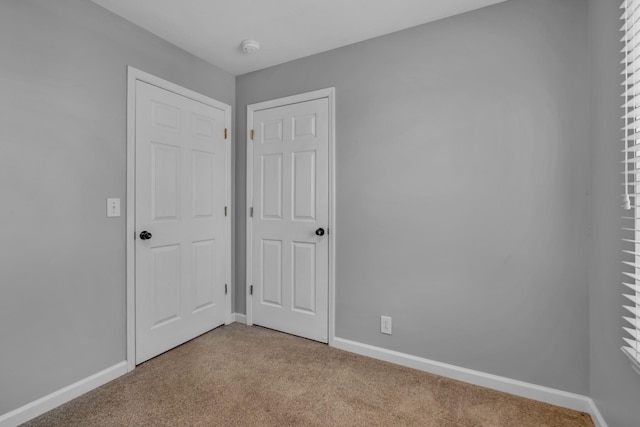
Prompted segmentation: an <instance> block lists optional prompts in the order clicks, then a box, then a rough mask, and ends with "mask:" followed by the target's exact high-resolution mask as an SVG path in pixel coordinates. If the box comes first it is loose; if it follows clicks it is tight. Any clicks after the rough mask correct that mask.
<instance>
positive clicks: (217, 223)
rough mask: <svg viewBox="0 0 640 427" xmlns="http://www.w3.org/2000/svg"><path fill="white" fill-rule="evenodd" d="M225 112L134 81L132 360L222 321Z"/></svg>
mask: <svg viewBox="0 0 640 427" xmlns="http://www.w3.org/2000/svg"><path fill="white" fill-rule="evenodd" d="M225 115H226V113H225V111H224V110H221V109H218V108H215V107H212V106H210V105H206V104H203V103H201V102H198V101H194V100H192V99H190V98H187V97H184V96H181V95H178V94H176V93H173V92H170V91H167V90H164V89H161V88H158V87H156V86H153V85H150V84H147V83H144V82H141V81H138V82H137V83H136V127H135V130H136V134H135V138H136V177H135V179H136V187H135V188H136V197H135V199H136V203H135V227H136V233H137V234H138V236H137V237H136V268H135V270H136V273H135V274H136V293H135V296H136V302H135V305H136V319H135V320H136V363H141V362H143V361H145V360H147V359H149V358H151V357H154V356H156V355H158V354H160V353H162V352H164V351H166V350H169V349H171V348H173V347H175V346H177V345H180V344H182V343H184V342H186V341H188V340H190V339H192V338H194V337H196V336H198V335H200V334H202V333H204V332H206V331H208V330H211V329H213V328H215V327H217V326H219V325H221V324H223V323H224V321H225V318H226V310H225V294H224V292H225V283H224V281H225V276H226V271H225V263H226V254H225V249H224V248H225V247H226V245H227V243H226V234H225V233H226V220H225V218H224V208H225V200H226V194H227V180H226V176H227V170H226V167H227V166H226V160H225V159H226V157H227V152H226V150H227V144H226V142H225V140H224V123H225ZM143 230H146V231H149V232H150V233H151V235H152V237H151V238H150V239H148V240H142V239H140V237H139V234H140V232H141V231H143Z"/></svg>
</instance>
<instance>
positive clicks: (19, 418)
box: [0, 361, 127, 427]
mask: <svg viewBox="0 0 640 427" xmlns="http://www.w3.org/2000/svg"><path fill="white" fill-rule="evenodd" d="M126 373H127V362H126V361H124V362H120V363H118V364H117V365H113V366H111V367H110V368H107V369H105V370H103V371H100V372H98V373H97V374H93V375H91V376H89V377H87V378H84V379H82V380H80V381H78V382H76V383H73V384H71V385H68V386H66V387H64V388H61V389H60V390H58V391H54V392H53V393H51V394H48V395H46V396H44V397H42V398H40V399H38V400H35V401H33V402H31V403H27V404H26V405H24V406H21V407H20V408H18V409H14V410H13V411H11V412H7V413H6V414H4V415H0V427H15V426H17V425H19V424H22V423H24V422H27V421H29V420H31V419H33V418H35V417H37V416H38V415H42V414H44V413H45V412H47V411H50V410H51V409H53V408H55V407H56V406H60V405H62V404H63V403H67V402H68V401H70V400H72V399H75V398H76V397H78V396H80V395H82V394H84V393H86V392H88V391H91V390H93V389H94V388H97V387H100V386H101V385H103V384H106V383H108V382H109V381H111V380H114V379H116V378H118V377H119V376H121V375H124V374H126Z"/></svg>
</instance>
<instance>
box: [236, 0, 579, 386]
mask: <svg viewBox="0 0 640 427" xmlns="http://www.w3.org/2000/svg"><path fill="white" fill-rule="evenodd" d="M587 61H588V59H587V3H586V1H584V0H562V1H558V0H539V1H535V2H533V1H530V0H512V1H509V2H506V3H502V4H499V5H496V6H492V7H489V8H486V9H482V10H479V11H474V12H470V13H467V14H465V15H460V16H456V17H453V18H450V19H446V20H443V21H439V22H435V23H430V24H427V25H424V26H420V27H416V28H413V29H410V30H406V31H402V32H399V33H395V34H392V35H388V36H384V37H381V38H377V39H373V40H369V41H366V42H363V43H359V44H356V45H351V46H347V47H344V48H341V49H337V50H333V51H329V52H326V53H323V54H319V55H314V56H312V57H308V58H305V59H301V60H298V61H294V62H291V63H287V64H283V65H281V66H276V67H273V68H269V69H265V70H262V71H257V72H254V73H250V74H246V75H243V76H240V77H238V79H237V80H236V103H237V108H238V111H239V112H240V113H239V114H238V115H237V116H236V129H237V132H238V135H237V140H238V144H237V148H236V158H237V159H238V162H237V165H236V166H237V168H236V180H237V194H236V201H237V204H236V208H237V209H236V224H237V233H236V236H237V239H236V243H237V246H236V259H237V264H236V277H237V281H236V283H237V286H238V287H241V286H244V284H245V254H244V251H245V239H246V230H245V212H246V206H245V197H246V195H245V181H246V180H245V170H246V164H245V161H244V159H245V158H246V150H245V147H246V141H245V135H244V129H245V123H246V121H245V120H246V117H245V116H246V114H245V111H246V106H247V104H251V103H255V102H260V101H264V100H268V99H273V98H278V97H282V96H287V95H292V94H296V93H301V92H306V91H310V90H314V89H320V88H324V87H330V86H335V87H336V100H337V107H336V110H337V118H336V121H337V142H336V144H337V163H336V168H337V233H338V236H337V240H336V242H337V249H336V252H337V253H336V256H337V261H336V262H337V264H336V276H337V277H336V288H337V289H336V295H337V306H336V311H337V314H336V334H337V336H339V337H343V338H347V339H351V340H355V341H359V342H363V343H367V344H371V345H375V346H381V347H384V348H389V349H393V350H397V351H401V352H405V353H409V354H413V355H417V356H422V357H426V358H429V359H434V360H437V361H442V362H447V363H451V364H454V365H458V366H463V367H466V368H471V369H477V370H480V371H483V372H489V373H493V374H498V375H503V376H506V377H509V378H515V379H519V380H523V381H528V382H531V383H535V384H540V385H544V386H549V387H553V388H556V389H561V390H567V391H571V392H577V393H582V394H587V393H588V391H589V388H588V387H589V385H588V377H589V374H588V372H589V361H588V350H589V344H588V338H589V332H588V306H589V305H588V284H587V255H588V253H587V231H588V175H587V172H588V165H589V163H588V148H589V144H588V143H587V141H588V133H587V132H588V123H587V118H588V90H587V87H588V86H587V85H588V82H587V71H586V65H587ZM236 311H238V312H244V311H245V299H244V294H243V293H242V292H238V294H237V298H236ZM381 314H386V315H390V316H392V317H393V326H394V328H393V330H394V333H393V335H392V336H385V335H381V334H380V332H379V328H380V326H379V325H380V322H379V316H380V315H381Z"/></svg>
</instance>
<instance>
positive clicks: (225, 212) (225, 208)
mask: <svg viewBox="0 0 640 427" xmlns="http://www.w3.org/2000/svg"><path fill="white" fill-rule="evenodd" d="M224 216H227V207H226V206H225V207H224Z"/></svg>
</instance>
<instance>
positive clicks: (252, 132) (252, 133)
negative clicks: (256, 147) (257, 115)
mask: <svg viewBox="0 0 640 427" xmlns="http://www.w3.org/2000/svg"><path fill="white" fill-rule="evenodd" d="M254 136H255V132H254V130H253V129H251V140H252V141H253V138H254Z"/></svg>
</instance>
